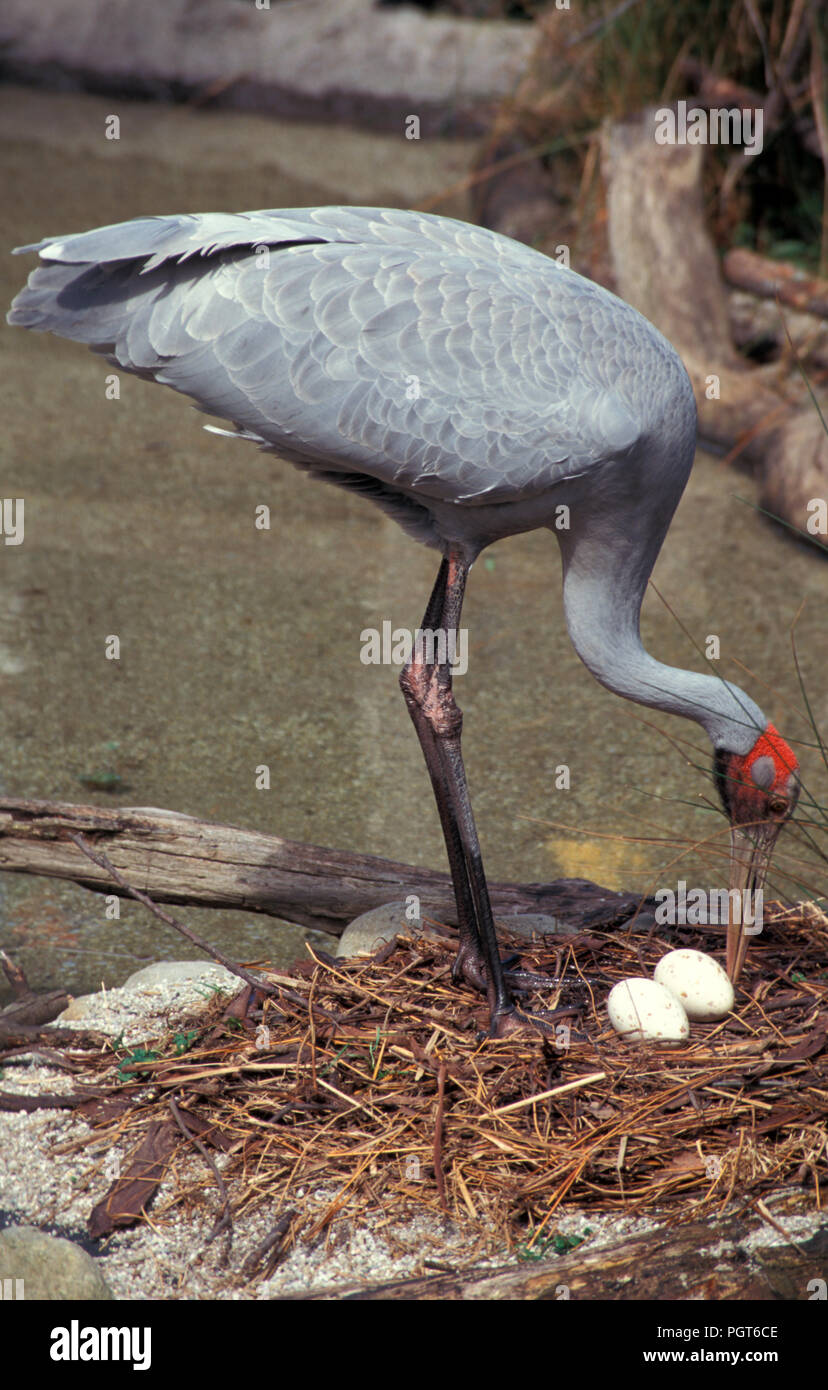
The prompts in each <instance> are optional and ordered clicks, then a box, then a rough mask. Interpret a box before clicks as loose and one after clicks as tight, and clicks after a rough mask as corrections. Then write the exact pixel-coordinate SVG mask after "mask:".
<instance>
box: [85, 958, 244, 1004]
mask: <svg viewBox="0 0 828 1390" xmlns="http://www.w3.org/2000/svg"><path fill="white" fill-rule="evenodd" d="M202 975H210V976H211V977H214V978H211V980H210V983H211V984H219V985H221V986H223V987H224V988H230V989H233V990H236V989H238V988H239V986H240V985H241V980H240V979H239V977H238V975H233V974H231V972H230V971H229V970H225V968H224V966H223V965H217V964H216V962H215V961H214V960H159V961H156V962H155V964H154V965H145V966H144V967H143V969H141V970H136V971H135V973H134V974H133V975H130V977H129V979H128V980H124V983H123V985H122V986H121V988H122V989H143V988H145V987H146V986H147V985H163V984H175V983H177V982H178V981H180V980H197V979H200V977H201V976H202ZM76 1002H77V1001H76Z"/></svg>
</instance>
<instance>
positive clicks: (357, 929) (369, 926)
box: [336, 898, 427, 960]
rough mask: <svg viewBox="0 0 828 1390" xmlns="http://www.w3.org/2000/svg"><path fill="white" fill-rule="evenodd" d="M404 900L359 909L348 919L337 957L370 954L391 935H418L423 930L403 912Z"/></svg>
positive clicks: (420, 934) (422, 933)
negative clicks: (365, 909) (351, 918)
mask: <svg viewBox="0 0 828 1390" xmlns="http://www.w3.org/2000/svg"><path fill="white" fill-rule="evenodd" d="M405 908H406V900H405V898H401V899H400V900H399V901H398V902H394V903H382V904H381V905H380V906H379V907H372V908H371V909H370V911H369V912H363V913H362V914H361V916H359V917H355V918H354V920H353V922H349V923H348V926H347V927H346V928H345V930H344V932H343V933H342V935H341V937H340V938H339V945H338V946H337V948H336V954H337V956H338V957H339V959H340V960H341V959H343V958H347V957H354V956H373V955H374V953H375V952H376V951H379V950H381V948H382V947H383V946H384V945H385V944H386V942H388V941H393V939H394V937H395V936H422V935H425V934H427V932H426V930H425V929H424V928H423V927H422V926H421V925H420V923H419V921H418V920H415V921H411V920H409V918H408V917H406V915H405Z"/></svg>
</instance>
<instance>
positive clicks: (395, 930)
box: [336, 898, 578, 959]
mask: <svg viewBox="0 0 828 1390" xmlns="http://www.w3.org/2000/svg"><path fill="white" fill-rule="evenodd" d="M405 909H406V899H405V898H401V899H400V900H399V901H398V902H393V903H382V904H381V906H380V907H372V908H371V910H370V912H363V913H362V915H361V916H359V917H355V918H354V920H353V922H351V923H349V925H348V926H347V927H346V928H345V930H344V932H343V933H342V935H341V937H340V938H339V945H338V947H337V951H336V954H337V956H338V957H339V958H340V959H342V958H343V957H348V956H351V957H353V956H373V955H374V954H375V952H376V951H379V950H381V948H382V947H383V946H384V945H385V944H386V942H388V941H393V939H394V937H395V936H436V935H438V933H437V932H432V931H430V930H429V928H428V927H427V926H425V927H424V926H422V925H421V924H420V922H419V920H414V921H412V920H411V919H410V918H408V917H406V915H405ZM495 926H496V927H497V928H498V929H499V930H501V931H508V932H513V933H514V934H515V936H525V937H528V938H529V939H530V940H535V939H536V938H537V937H539V936H545V935H547V934H549V933H550V932H552V933H554V934H556V935H558V936H575V935H576V934H577V931H578V928H577V927H573V926H570V925H569V924H568V923H566V922H561V921H559V919H558V918H557V917H551V916H550V915H549V914H548V913H546V912H516V913H515V914H514V916H511V917H496V918H495Z"/></svg>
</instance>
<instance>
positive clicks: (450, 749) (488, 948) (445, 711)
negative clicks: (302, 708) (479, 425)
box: [400, 549, 572, 1037]
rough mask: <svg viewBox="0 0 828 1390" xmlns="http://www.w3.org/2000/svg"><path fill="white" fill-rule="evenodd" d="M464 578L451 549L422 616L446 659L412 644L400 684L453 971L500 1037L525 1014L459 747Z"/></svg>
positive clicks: (464, 571)
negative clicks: (507, 970)
mask: <svg viewBox="0 0 828 1390" xmlns="http://www.w3.org/2000/svg"><path fill="white" fill-rule="evenodd" d="M467 576H468V565H467V564H466V562H465V561H464V560H463V558H462V556H461V555H460V553H459V552H458V551H455V550H454V549H451V550H450V551H449V554H448V556H447V557H446V558H445V559H444V560H443V562H442V564H441V566H440V571H439V574H438V575H437V582H436V583H435V585H434V589H433V591H432V594H431V598H430V599H429V603H428V607H427V608H426V611H425V616H424V617H423V622H422V630H423V632H429V631H430V632H433V633H435V634H437V633H442V634H443V635H444V638H445V646H444V648H443V654H444V657H445V659H444V660H443V661H434V662H432V663H429V662H427V661H426V659H425V652H424V650H423V649H422V648H420V649H419V650H418V647H417V645H416V644H415V646H414V649H413V651H412V653H411V657H410V659H409V661H408V663H407V665H406V666H405V667H404V668H403V671H402V673H401V675H400V686H401V688H402V691H403V694H404V696H405V701H406V704H407V706H408V711H409V713H410V715H411V718H412V720H413V722H414V727H415V728H416V730H417V735H418V738H419V740H420V746H421V747H422V750H423V754H424V756H425V761H426V766H427V768H428V771H429V775H430V777H431V783H432V786H433V788H434V795H435V799H436V801H437V809H438V811H439V814H440V822H441V824H442V827H443V836H444V838H445V842H446V850H447V853H448V859H449V867H450V869H451V878H452V883H453V886H454V895H455V899H456V901H457V917H458V925H459V928H460V946H459V949H458V952H457V958H456V960H455V963H454V970H453V975H454V978H455V979H459V978H462V979H465V980H466V981H467V982H468V983H469V984H472V985H474V986H475V987H476V988H477V989H481V990H484V991H485V992H486V993H487V995H488V999H489V1011H490V1024H491V1033H492V1035H493V1036H496V1037H501V1036H503V1035H505V1034H506V1033H509V1032H511V1031H512V1030H513V1028H514V1027H515V1026H520V1024H521V1022H522V1017H521V1015H519V1014H518V1011H517V1010H516V1009H515V1006H514V1004H513V1003H512V999H511V997H510V995H509V991H508V989H507V987H506V982H505V979H504V972H503V966H502V964H501V960H500V955H499V952H498V947H497V936H496V934H495V927H494V920H493V918H492V907H491V902H490V900H489V890H488V886H487V884H486V877H485V874H484V871H483V858H482V855H481V852H480V842H479V840H478V837H477V829H476V827H475V823H474V816H473V814H472V808H471V801H470V798H469V791H468V785H467V783H466V772H465V768H464V766H463V757H462V753H461V749H460V733H461V729H462V723H463V716H462V713H461V711H460V709H459V708H458V706H457V703H456V701H455V699H454V695H453V694H452V688H451V687H452V682H451V665H450V662H449V659H448V656H449V652H450V651H452V650H456V633H457V629H458V627H459V623H460V612H461V609H462V606H463V595H464V592H465V587H466V578H467ZM452 634H453V636H452ZM571 1012H572V1010H565V1009H563V1010H559V1011H556V1014H557V1016H563V1015H564V1014H566V1013H571ZM555 1016H556V1015H553V1014H549V1015H548V1016H547V1017H548V1018H549V1019H550V1020H551V1019H552V1018H554V1017H555ZM541 1026H543V1025H541Z"/></svg>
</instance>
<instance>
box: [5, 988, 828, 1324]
mask: <svg viewBox="0 0 828 1390" xmlns="http://www.w3.org/2000/svg"><path fill="white" fill-rule="evenodd" d="M172 973H174V972H172ZM222 987H223V988H224V990H226V991H227V992H230V991H231V990H232V991H234V990H235V981H233V980H230V981H228V979H227V978H226V972H224V971H221V970H219V969H218V968H213V967H209V968H208V969H207V971H206V972H204V973H201V974H199V975H198V976H197V977H196V978H188V979H181V978H173V979H162V980H159V981H157V982H156V983H154V984H143V985H142V984H140V983H139V984H138V985H136V986H135V987H132V988H128V989H127V988H121V989H113V990H107V991H105V992H102V993H101V994H100V995H90V996H88V997H87V998H86V999H85V1000H84V1003H83V1006H82V1023H83V1025H84V1026H86V1027H89V1028H93V1029H96V1030H98V1031H100V1032H104V1033H106V1034H108V1035H110V1036H116V1035H117V1034H119V1033H120V1034H122V1035H123V1040H124V1042H125V1043H127V1044H129V1045H130V1046H134V1045H138V1044H145V1043H148V1042H149V1041H150V1040H151V1039H152V1038H153V1037H154V1036H157V1035H158V1034H161V1033H164V1032H166V1031H167V1030H168V1029H169V1028H172V1027H175V1026H176V1025H177V1023H178V1022H179V1020H180V1019H181V1018H183V1017H184V1016H185V1015H187V1014H190V1015H192V1012H193V1009H194V1007H195V1006H197V1005H198V1003H199V1001H206V1000H207V999H209V998H210V996H211V994H212V992H213V991H214V990H216V989H220V988H222ZM80 1003H81V1001H79V1000H76V1001H75V1003H74V1006H73V1007H74V1011H75V1012H77V1010H78V1006H79V1005H80ZM64 1017H65V1016H64ZM75 1021H76V1022H77V1018H76V1019H75ZM59 1023H60V1020H56V1024H59ZM0 1088H2V1090H3V1091H5V1092H12V1093H20V1094H27V1095H32V1094H38V1093H43V1092H52V1093H59V1094H65V1093H69V1092H71V1091H73V1090H74V1089H75V1077H74V1076H73V1075H72V1074H70V1073H67V1072H64V1071H60V1070H57V1069H55V1068H53V1067H49V1066H45V1065H43V1064H42V1063H41V1062H40V1061H38V1060H37V1059H31V1058H29V1059H22V1060H21V1059H15V1061H14V1063H13V1064H12V1063H9V1062H6V1063H5V1064H4V1066H3V1068H2V1069H1V1070H0ZM90 1133H91V1131H90V1128H89V1126H88V1125H87V1124H86V1122H85V1121H83V1120H81V1119H78V1118H73V1117H72V1116H71V1115H70V1114H68V1113H65V1112H60V1111H53V1110H52V1111H49V1110H41V1111H36V1112H34V1113H32V1114H22V1113H11V1112H6V1111H0V1207H1V1208H2V1210H0V1226H8V1225H20V1224H25V1223H29V1224H31V1225H33V1226H37V1227H39V1228H40V1229H42V1230H46V1231H49V1232H51V1233H53V1234H57V1235H61V1236H67V1237H69V1238H70V1239H73V1240H75V1241H77V1242H78V1243H80V1244H83V1245H84V1246H85V1248H86V1249H87V1250H89V1251H91V1253H93V1254H95V1255H97V1256H98V1258H99V1265H100V1272H101V1273H102V1274H103V1276H104V1278H105V1280H106V1282H107V1284H108V1285H109V1287H110V1289H111V1290H112V1292H113V1294H114V1296H115V1297H116V1298H122V1299H127V1298H128V1299H245V1300H256V1299H272V1298H276V1297H280V1296H284V1295H291V1294H292V1295H297V1294H299V1295H301V1294H303V1293H308V1292H310V1291H313V1292H314V1293H320V1292H323V1293H324V1292H329V1293H333V1294H335V1293H336V1292H337V1290H341V1289H344V1288H346V1287H352V1286H353V1285H356V1284H372V1283H382V1282H386V1281H390V1280H395V1279H401V1278H406V1277H421V1276H423V1275H425V1274H428V1273H430V1272H432V1271H433V1269H434V1268H435V1267H438V1268H441V1269H452V1270H462V1269H471V1268H474V1269H475V1271H485V1270H486V1269H489V1268H494V1267H497V1266H503V1265H507V1264H517V1263H518V1259H517V1256H516V1255H514V1254H512V1255H509V1254H508V1253H507V1252H506V1250H505V1249H504V1247H503V1245H502V1243H501V1242H500V1238H499V1236H498V1235H497V1234H496V1233H495V1232H494V1231H487V1230H486V1229H485V1228H481V1227H479V1226H473V1227H469V1226H468V1225H465V1224H464V1225H463V1226H462V1227H458V1226H457V1225H456V1224H455V1223H453V1222H452V1221H449V1220H442V1219H439V1218H436V1217H434V1216H432V1215H430V1214H423V1213H419V1214H417V1213H416V1212H412V1213H405V1212H397V1213H394V1214H389V1213H388V1212H387V1211H386V1210H385V1209H384V1208H383V1207H381V1206H379V1207H378V1208H377V1211H376V1213H375V1214H374V1215H373V1216H372V1218H371V1219H370V1222H369V1223H368V1224H366V1222H365V1219H364V1216H363V1217H361V1218H360V1222H359V1224H357V1223H355V1222H353V1221H352V1220H351V1219H350V1218H349V1215H348V1208H347V1203H346V1204H345V1205H344V1206H343V1208H342V1210H341V1212H340V1213H339V1214H338V1215H337V1217H336V1218H335V1220H334V1221H333V1223H332V1224H331V1226H330V1227H329V1228H328V1230H327V1231H326V1232H325V1233H324V1234H323V1235H321V1236H319V1237H318V1238H317V1239H316V1240H315V1241H311V1242H310V1243H308V1242H303V1241H300V1242H299V1243H298V1244H297V1245H296V1246H295V1247H294V1249H293V1250H292V1251H291V1252H290V1253H289V1254H288V1255H287V1257H286V1258H285V1259H284V1260H283V1261H282V1263H281V1264H280V1265H279V1267H278V1269H277V1270H276V1271H275V1273H274V1274H273V1276H272V1278H270V1279H267V1280H264V1279H262V1278H261V1275H260V1273H259V1274H258V1275H257V1276H256V1277H253V1278H251V1279H246V1278H245V1276H244V1275H243V1274H242V1272H241V1271H242V1266H243V1264H244V1260H245V1258H246V1257H247V1256H248V1255H249V1254H250V1252H251V1251H253V1250H254V1249H255V1248H256V1247H257V1246H258V1245H259V1244H260V1243H261V1242H263V1241H264V1240H265V1239H266V1237H267V1236H268V1234H269V1233H270V1232H271V1231H272V1230H273V1228H274V1226H275V1224H276V1222H277V1221H278V1219H279V1217H280V1216H281V1215H282V1214H283V1212H284V1206H283V1204H282V1202H281V1200H280V1198H279V1196H278V1195H274V1199H273V1201H272V1202H266V1203H263V1204H262V1205H261V1206H260V1207H258V1208H257V1209H256V1210H255V1211H252V1212H247V1213H245V1214H243V1215H241V1216H238V1215H237V1216H236V1218H235V1221H234V1235H233V1242H232V1250H231V1251H228V1246H227V1237H226V1236H224V1235H220V1236H218V1237H217V1238H216V1239H215V1240H214V1241H212V1243H210V1244H208V1243H207V1239H208V1236H209V1235H210V1232H211V1229H212V1227H213V1225H214V1223H215V1220H216V1217H217V1215H218V1214H219V1211H220V1198H219V1195H218V1192H217V1190H216V1187H215V1182H214V1179H213V1177H212V1175H211V1174H210V1172H209V1171H208V1169H207V1167H206V1165H205V1164H204V1163H203V1161H202V1160H201V1159H200V1158H199V1157H198V1156H197V1155H195V1156H193V1158H192V1159H190V1160H187V1161H185V1162H183V1163H182V1164H181V1165H180V1166H179V1170H178V1172H177V1174H176V1175H174V1176H173V1175H171V1176H169V1177H167V1178H166V1179H165V1180H164V1182H163V1183H162V1184H161V1186H160V1188H159V1190H158V1194H157V1196H156V1199H155V1202H154V1204H153V1206H152V1209H151V1219H152V1221H153V1227H149V1226H140V1227H138V1228H135V1229H133V1230H128V1231H123V1232H119V1233H118V1234H116V1235H115V1236H113V1237H111V1238H110V1239H109V1240H108V1241H106V1242H102V1243H100V1244H99V1245H96V1244H95V1243H93V1242H90V1241H89V1239H88V1237H87V1235H86V1221H87V1219H88V1216H89V1213H90V1210H91V1208H92V1207H93V1206H94V1204H95V1203H96V1202H98V1201H99V1200H100V1199H101V1198H102V1197H103V1196H104V1195H105V1193H106V1191H107V1189H108V1187H109V1185H110V1181H111V1177H110V1176H109V1175H108V1174H109V1173H111V1171H112V1161H113V1157H115V1156H116V1157H117V1158H119V1159H120V1160H122V1161H123V1160H125V1158H126V1152H125V1151H121V1150H118V1149H117V1148H115V1147H113V1146H112V1145H111V1144H109V1143H103V1142H101V1143H100V1144H98V1145H96V1144H95V1141H94V1139H93V1140H92V1142H91V1143H86V1144H85V1145H84V1147H83V1148H82V1149H80V1150H78V1151H76V1152H71V1153H66V1152H65V1151H64V1150H65V1148H66V1146H67V1145H70V1144H71V1143H72V1142H73V1141H77V1140H88V1139H89V1136H90ZM214 1161H215V1162H216V1165H217V1167H218V1168H219V1170H221V1169H222V1168H223V1167H224V1166H225V1165H226V1163H227V1161H228V1159H227V1156H225V1155H219V1156H217V1157H215V1159H214ZM105 1168H106V1169H107V1170H108V1172H107V1171H104V1170H105ZM191 1186H195V1187H196V1188H203V1189H204V1191H205V1201H204V1203H203V1204H200V1205H199V1206H198V1207H196V1208H195V1209H193V1205H192V1203H191V1202H188V1203H187V1204H186V1206H187V1211H186V1214H185V1212H184V1210H183V1209H182V1208H181V1207H180V1206H174V1207H172V1208H171V1209H170V1210H169V1211H165V1210H164V1209H165V1207H167V1205H168V1204H169V1203H170V1202H171V1201H172V1200H173V1199H174V1198H175V1197H176V1195H177V1194H180V1193H181V1190H182V1188H189V1187H191ZM230 1191H231V1198H232V1185H231V1188H230ZM337 1191H338V1188H337V1185H336V1184H328V1185H322V1186H320V1187H318V1188H314V1189H313V1190H311V1191H306V1190H303V1189H301V1188H300V1189H298V1190H297V1191H296V1192H295V1193H294V1194H292V1195H291V1198H290V1203H291V1204H292V1205H297V1204H301V1209H302V1212H303V1214H310V1215H314V1214H315V1213H317V1212H318V1213H319V1214H320V1215H321V1214H322V1213H323V1212H324V1210H325V1208H326V1207H327V1205H328V1204H329V1203H330V1201H331V1200H332V1198H333V1197H334V1196H336V1194H337ZM659 1224H660V1222H659V1221H658V1220H657V1219H653V1218H650V1217H637V1218H636V1217H625V1216H617V1215H595V1214H592V1213H590V1214H586V1213H584V1212H583V1211H580V1210H578V1209H576V1208H569V1209H568V1210H566V1211H562V1212H561V1213H560V1214H559V1216H558V1218H557V1220H556V1224H555V1227H554V1231H555V1232H556V1233H558V1234H560V1235H564V1236H581V1237H586V1239H587V1241H588V1244H589V1247H590V1248H591V1249H596V1248H598V1247H599V1246H605V1245H610V1244H614V1243H616V1242H617V1241H619V1240H620V1239H623V1238H624V1237H632V1236H635V1235H640V1234H643V1233H646V1232H647V1231H651V1230H656V1229H658V1226H659ZM818 1224H819V1220H818V1217H817V1218H816V1220H815V1218H814V1217H809V1216H803V1217H795V1216H787V1217H786V1218H785V1226H786V1227H787V1228H788V1229H789V1230H790V1232H791V1234H792V1235H794V1237H795V1238H797V1237H798V1238H800V1239H807V1238H808V1236H809V1235H810V1234H812V1233H813V1231H814V1229H815V1228H816V1226H817V1225H818ZM587 1232H589V1233H590V1234H589V1235H588V1236H587ZM551 1233H552V1232H550V1234H551ZM783 1239H784V1238H783V1236H782V1235H781V1234H778V1233H777V1232H775V1231H774V1230H773V1229H772V1228H770V1227H764V1228H761V1229H760V1230H759V1231H757V1232H755V1233H754V1234H752V1235H748V1236H746V1238H745V1240H743V1241H741V1242H740V1243H741V1244H742V1246H743V1247H744V1248H748V1249H755V1248H758V1247H763V1246H768V1245H773V1244H778V1243H781V1242H782V1241H783ZM731 1249H732V1247H731V1246H730V1244H729V1242H723V1243H722V1254H723V1255H724V1256H726V1254H727V1253H729V1251H730V1250H731Z"/></svg>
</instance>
